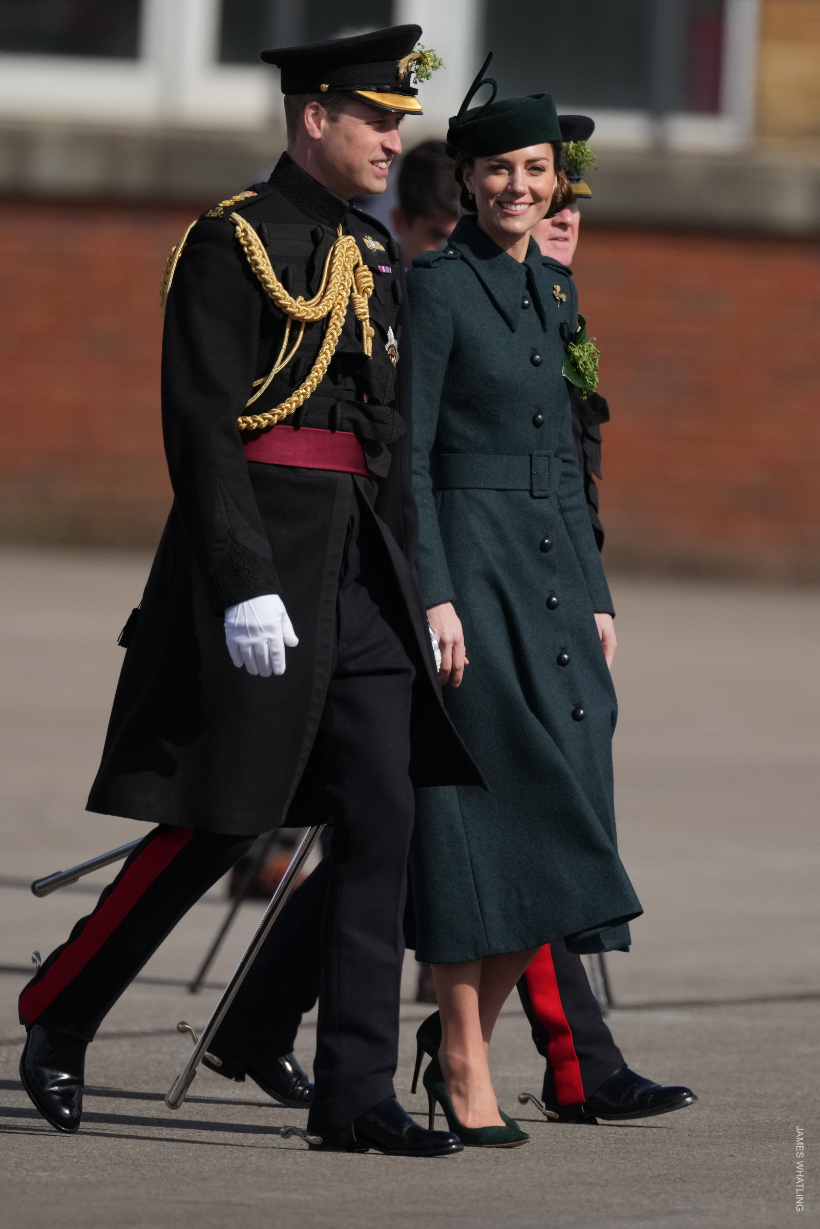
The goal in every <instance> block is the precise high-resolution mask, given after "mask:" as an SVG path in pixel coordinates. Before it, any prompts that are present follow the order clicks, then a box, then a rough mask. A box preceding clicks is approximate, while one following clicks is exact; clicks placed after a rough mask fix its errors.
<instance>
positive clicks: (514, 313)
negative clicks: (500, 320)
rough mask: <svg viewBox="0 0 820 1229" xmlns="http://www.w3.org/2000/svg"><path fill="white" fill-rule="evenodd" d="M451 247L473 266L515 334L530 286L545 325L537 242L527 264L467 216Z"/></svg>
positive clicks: (532, 247)
mask: <svg viewBox="0 0 820 1229" xmlns="http://www.w3.org/2000/svg"><path fill="white" fill-rule="evenodd" d="M447 246H448V247H453V248H455V249H456V250H457V251H458V252H459V254H460V256H461V257H462V259H463V260H464V261H465V262H466V263H467V264H468V265H469V266H470V268H471V269H472V270H473V272H474V273H475V274H476V276H477V277H478V279H479V281H480V282H481V284H482V286H483V287H484V289H485V290H486V291H487V294H488V295H489V296H490V298H491V299H492V301H493V303H494V304H495V306H496V307H497V308H498V311H499V312H500V313H501V315H502V316H503V317H504V320H505V321H506V323H507V325H508V326H509V328H510V329H511V330H512V332H513V333H514V332H515V330H516V329H517V328H518V322H519V320H520V319H521V300H522V298H523V297H524V292H525V290H526V289H527V283H528V282H529V289H530V293H531V294H532V296H533V300H534V304H535V309H536V311H537V312H538V316H539V318H540V320H541V324H542V326H544V325H545V322H546V313H545V312H544V274H543V270H542V257H541V252H540V250H539V248H538V244H537V243H536V242H535V240H534V239H532V238H531V239H530V243H529V247H528V248H527V255H526V256H525V258H524V260H523V262H519V261H517V260H516V259H515V257H513V256H509V255H508V254H507V253H506V252H504V251H502V249H501V248H500V247H499V246H498V244H497V243H494V242H493V240H492V239H491V238H490V236H489V235H487V234H485V233H484V231H483V230H481V228H480V227H479V225H478V222H477V220H476V218H474V217H473V216H472V215H471V214H466V215H465V216H464V217H463V218H461V219H460V220H459V222H458V225H457V226H456V228H455V230H454V231H453V233H452V234H451V235H450V239H449V241H448V244H447Z"/></svg>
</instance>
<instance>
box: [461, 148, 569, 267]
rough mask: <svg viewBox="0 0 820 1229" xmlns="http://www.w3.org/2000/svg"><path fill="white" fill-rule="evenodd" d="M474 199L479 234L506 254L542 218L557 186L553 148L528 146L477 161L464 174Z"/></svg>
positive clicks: (465, 181) (465, 182)
mask: <svg viewBox="0 0 820 1229" xmlns="http://www.w3.org/2000/svg"><path fill="white" fill-rule="evenodd" d="M463 177H464V186H465V187H466V189H467V191H468V192H472V194H473V196H474V197H475V203H476V209H477V210H478V220H479V223H480V225H481V228H482V230H484V231H486V232H487V234H489V235H490V237H491V238H493V239H495V240H496V242H498V243H499V246H500V247H503V248H504V249H505V250H508V249H509V248H510V246H511V243H512V244H516V243H517V241H518V242H520V241H522V240H523V239H524V238H525V237H526V236H527V235H528V234H529V232H530V231H531V230H532V228H533V226H535V225H536V223H537V222H540V221H541V219H542V218H543V217H545V215H546V213H547V211H548V209H549V207H550V204H551V202H552V198H553V195H554V193H555V187H556V182H557V176H556V172H555V158H554V154H553V149H552V146H551V145H550V144H549V143H545V144H543V145H530V146H528V147H527V148H526V149H515V150H513V151H512V152H511V153H506V154H497V155H495V156H494V157H492V158H476V159H475V163H474V164H473V165H472V166H469V165H468V166H465V167H464V171H463Z"/></svg>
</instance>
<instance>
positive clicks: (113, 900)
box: [20, 828, 194, 1024]
mask: <svg viewBox="0 0 820 1229" xmlns="http://www.w3.org/2000/svg"><path fill="white" fill-rule="evenodd" d="M193 835H194V830H193V828H174V829H172V830H171V831H169V832H161V833H159V835H158V836H155V837H154V839H153V840H152V841H151V843H150V845H149V846H148V847H147V849H143V851H142V853H141V854H139V855H138V856H137V857H136V858H135V859H134V861H133V862H132V863H131V865H130V866H129V867H128V870H127V871H125V873H124V874H123V876H122V879H121V880H120V881H119V883H118V884H117V886H116V887H115V888H114V889H113V890H112V891H111V892H109V894H108V896H107V897H106V899H105V900H104V901H103V903H102V904H101V905H100V907H99V908H98V909H96V910H95V912H94V913H92V914H91V917H90V918H89V919H88V921H87V922H86V924H85V926H84V927H83V930H82V933H81V934H79V935H78V936H77V938H76V939H75V940H74V942H73V943H69V944H68V946H67V947H66V948H64V949H63V951H62V952H60V955H59V956H58V957H57V959H56V960H55V961H54V964H53V965H52V966H51V968H50V969H49V970H48V972H47V973H45V974H44V975H43V977H41V979H40V980H39V981H38V982H35V983H34V985H33V986H30V987H29V989H28V990H26V992H25V994H24V995H23V996H22V998H21V999H20V1014H21V1015H22V1016H23V1018H24V1019H25V1020H27V1021H28V1023H29V1024H33V1023H34V1022H35V1021H36V1019H37V1017H38V1016H39V1015H40V1014H41V1012H43V1011H45V1009H46V1007H48V1006H49V1004H50V1003H52V1002H53V1001H54V999H55V998H56V997H57V995H58V994H59V993H60V991H61V990H64V989H65V988H66V986H67V985H68V984H69V982H71V981H73V980H74V978H75V977H76V976H77V975H78V973H81V972H82V970H83V969H84V968H85V966H86V965H87V964H88V962H89V960H90V959H91V958H92V956H95V955H96V954H97V952H98V951H99V950H100V948H101V947H102V945H103V944H104V943H105V941H106V939H109V938H110V937H111V935H112V934H113V933H114V931H115V930H116V929H117V927H118V926H119V925H120V923H121V922H122V921H123V919H124V918H125V917H127V915H128V914H129V913H130V911H131V910H132V909H133V908H134V905H136V904H137V902H138V901H139V899H140V897H141V896H142V895H143V893H144V892H146V891H147V890H148V888H150V886H151V884H152V883H153V882H154V880H155V879H156V878H157V876H158V875H161V874H162V872H163V871H164V870H165V868H166V866H169V865H170V863H171V862H173V860H174V858H175V857H176V856H177V854H178V853H179V852H180V850H181V849H183V848H184V846H185V845H187V844H188V842H189V841H190V839H191V837H192V836H193Z"/></svg>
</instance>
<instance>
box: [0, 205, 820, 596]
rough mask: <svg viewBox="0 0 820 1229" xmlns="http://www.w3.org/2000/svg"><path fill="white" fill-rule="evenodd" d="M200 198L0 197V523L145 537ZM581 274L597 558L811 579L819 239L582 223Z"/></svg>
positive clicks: (155, 519) (10, 529) (104, 538)
mask: <svg viewBox="0 0 820 1229" xmlns="http://www.w3.org/2000/svg"><path fill="white" fill-rule="evenodd" d="M198 208H199V206H196V205H192V206H191V207H188V208H186V207H177V206H174V207H165V206H160V205H157V206H139V205H133V206H129V205H124V204H99V205H90V204H79V203H73V204H64V203H46V202H43V201H39V202H28V203H26V202H20V201H11V200H6V201H4V202H0V537H3V538H5V539H6V540H17V541H33V540H47V541H63V542H78V541H79V542H96V543H107V544H134V545H137V544H147V545H153V544H154V543H155V541H156V539H157V537H158V535H159V532H160V530H161V527H162V523H163V520H164V518H165V515H166V512H167V509H168V505H169V500H170V494H169V486H168V480H167V476H166V473H165V468H164V461H163V456H162V442H161V436H160V428H159V348H160V318H159V307H158V289H159V281H160V276H161V272H162V268H163V265H164V261H165V257H166V254H167V252H168V249H169V248H170V246H171V244H172V243H173V242H175V240H176V239H177V238H178V236H179V235H180V234H181V232H182V231H183V230H184V228H185V226H186V225H187V223H188V221H189V220H190V219H191V218H192V217H193V216H194V215H195V214H196V212H197V211H198ZM591 211H592V206H590V207H589V210H588V212H589V213H591ZM576 275H577V278H578V283H579V288H580V295H581V303H582V310H583V311H584V313H585V315H586V316H587V318H588V320H589V324H590V329H591V332H592V333H593V334H594V335H595V336H596V337H597V339H598V344H599V346H600V348H601V350H602V352H603V359H602V367H601V391H602V392H604V394H605V395H606V396H608V398H609V400H610V404H611V408H612V413H613V422H612V423H611V424H610V426H609V427H608V428H606V435H605V447H604V473H605V480H604V482H603V484H602V488H601V491H602V511H603V515H604V522H605V525H606V527H607V530H608V542H607V557H608V560H609V562H610V565H620V566H623V567H631V568H645V567H652V568H660V569H675V570H681V569H683V570H690V571H692V570H694V571H703V572H709V571H713V572H722V573H729V574H751V575H754V574H757V575H769V576H792V577H804V578H815V579H816V578H820V486H818V482H817V478H816V475H815V470H816V466H817V460H818V457H820V438H819V437H820V426H818V421H819V417H818V407H820V360H819V359H818V356H817V351H818V347H817V331H818V325H820V245H818V244H816V243H813V242H810V241H798V240H789V239H771V238H753V237H727V236H712V235H696V234H691V233H674V232H667V233H662V232H651V231H629V230H622V229H612V230H604V229H597V230H596V229H592V228H591V226H590V225H589V221H588V220H587V221H585V223H584V229H583V233H582V238H581V247H580V249H579V255H578V259H577V262H576Z"/></svg>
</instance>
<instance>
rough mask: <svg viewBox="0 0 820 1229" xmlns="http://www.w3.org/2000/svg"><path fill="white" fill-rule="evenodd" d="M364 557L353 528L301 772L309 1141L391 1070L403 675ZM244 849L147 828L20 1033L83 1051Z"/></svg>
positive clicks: (242, 843) (388, 602)
mask: <svg viewBox="0 0 820 1229" xmlns="http://www.w3.org/2000/svg"><path fill="white" fill-rule="evenodd" d="M368 558H374V559H375V558H379V556H376V555H375V554H373V555H371V554H370V552H369V549H368V547H367V544H366V543H363V542H362V541H361V531H360V525H359V521H358V517H357V516H356V515H355V514H354V516H353V517H352V518H351V527H350V534H349V537H348V543H347V546H346V552H345V560H344V565H343V569H342V575H341V578H340V584H339V591H338V598H337V610H336V661H335V668H334V673H333V677H332V679H331V683H330V687H329V689H328V693H327V698H326V702H325V707H324V712H323V714H322V718H321V722H320V726H319V731H318V734H317V737H316V741H315V743H314V747H313V750H312V752H311V757H310V762H309V765H308V769H307V771H306V778H307V781H308V782H309V783H310V785H311V786H312V787H313V789H315V791H316V792H317V794H321V795H322V797H323V799H324V803H325V804H327V807H329V809H330V812H331V814H332V817H333V838H332V842H331V849H330V855H329V857H328V859H327V860H326V863H327V864H326V866H325V867H324V869H323V871H322V874H323V876H324V881H323V883H322V891H321V893H319V894H317V893H316V892H315V890H314V892H313V895H312V896H308V897H305V898H303V901H306V903H307V904H308V909H307V913H308V914H309V915H310V917H309V927H310V928H312V930H311V933H312V935H313V936H314V937H315V938H316V937H318V949H319V952H320V961H318V962H315V964H317V965H318V989H319V1022H318V1030H317V1045H316V1057H315V1061H314V1078H315V1084H316V1095H315V1099H314V1104H313V1107H312V1109H311V1115H310V1118H311V1127H312V1128H313V1129H316V1130H319V1129H321V1128H322V1127H324V1128H325V1129H328V1128H341V1127H343V1126H346V1125H347V1124H348V1123H350V1122H352V1121H354V1120H355V1119H356V1118H357V1117H359V1115H361V1114H363V1113H364V1112H365V1111H366V1110H368V1109H370V1108H371V1107H372V1106H374V1105H376V1104H377V1103H378V1102H379V1101H381V1100H383V1099H384V1098H385V1097H388V1096H390V1095H392V1093H393V1075H394V1073H395V1069H396V1061H397V1049H398V1032H399V995H400V987H401V970H402V960H403V956H404V935H403V929H402V922H403V915H404V906H405V896H406V867H407V857H408V851H409V844H410V835H411V831H412V826H413V817H414V798H413V789H412V785H411V782H410V775H409V765H410V706H411V687H412V680H413V666H412V664H411V662H410V659H409V657H408V656H407V654H406V652H405V650H404V647H403V645H402V643H401V640H400V638H399V636H398V635H397V633H396V632H395V631H394V625H396V618H397V616H396V615H395V613H394V607H393V604H392V597H391V594H390V593H385V592H384V591H383V589H382V575H381V574H380V573H379V572H378V570H377V569H374V568H372V567H370V566H369V564H368ZM226 651H227V650H226ZM259 685H260V686H266V685H267V686H275V680H274V679H259ZM239 770H241V769H239ZM252 843H253V838H252V837H233V836H218V835H213V834H210V833H204V832H195V831H193V830H191V829H190V828H174V827H169V826H165V825H161V826H160V827H159V828H156V829H154V831H153V832H151V833H149V835H148V836H147V837H146V838H145V840H144V841H142V842H141V843H140V845H139V846H138V847H137V849H136V850H135V851H134V853H133V854H132V855H131V856H130V857H129V859H128V861H127V862H126V863H125V864H124V866H123V868H122V870H121V871H120V873H119V875H117V877H116V879H115V880H114V882H113V883H112V884H111V885H110V886H109V887H108V888H106V890H105V891H104V892H103V894H102V896H101V898H100V900H99V902H98V904H97V907H96V909H95V910H94V912H93V913H92V914H91V915H90V916H89V917H87V918H83V919H82V920H81V921H80V922H78V923H77V925H76V926H75V927H74V929H73V931H72V932H71V935H70V936H69V939H68V942H67V943H65V944H63V945H62V946H61V947H59V948H57V949H56V951H54V952H52V953H51V955H50V956H49V957H48V959H47V960H46V961H45V962H44V963H43V965H42V966H41V968H40V969H39V970H38V972H37V975H36V976H35V977H34V978H33V979H32V981H31V982H30V983H29V984H28V986H27V987H26V988H25V990H24V991H23V993H22V995H21V997H20V1019H21V1022H22V1023H23V1024H26V1025H31V1024H34V1023H37V1024H41V1025H44V1026H46V1027H49V1028H53V1029H57V1030H59V1031H62V1032H66V1033H70V1034H72V1035H74V1036H77V1037H81V1038H83V1039H85V1040H87V1041H90V1040H91V1039H92V1038H93V1037H94V1033H95V1031H96V1029H97V1028H98V1026H99V1024H100V1022H101V1020H102V1019H103V1018H104V1016H105V1015H106V1013H107V1012H108V1011H109V1010H110V1008H111V1007H112V1005H113V1004H114V1003H115V1002H116V1001H117V999H118V998H119V997H120V995H121V994H122V993H123V991H124V990H125V989H126V987H127V986H128V985H129V984H130V982H131V981H132V980H133V978H134V977H135V976H136V975H137V973H138V972H139V971H140V969H141V968H142V967H143V965H144V964H145V963H146V961H147V960H148V959H149V957H150V956H151V955H152V953H153V952H154V951H156V949H157V947H158V946H159V944H160V943H161V942H162V940H163V939H164V938H165V936H166V935H167V934H168V933H169V931H170V930H171V929H172V928H173V927H174V926H175V925H176V923H177V921H178V920H179V919H180V918H181V917H182V916H183V914H184V913H185V912H186V911H187V910H188V909H189V908H190V907H191V905H193V904H194V903H195V902H196V901H197V900H198V899H199V897H200V896H201V895H202V894H203V893H204V892H205V891H207V889H208V888H209V887H211V885H212V884H214V883H215V882H216V881H217V879H219V878H220V876H221V875H223V874H224V873H225V872H226V871H227V870H229V869H230V867H231V866H233V864H234V863H235V862H236V861H237V860H238V859H239V858H240V857H241V856H242V855H243V854H245V853H246V852H247V851H248V849H249V848H250V846H251V844H252ZM312 878H313V876H311V879H312ZM308 882H310V880H308ZM315 886H316V885H315V884H314V889H315ZM300 891H303V889H300ZM311 901H312V904H311ZM304 916H305V911H304V910H302V908H301V906H299V907H297V909H296V910H295V911H294V910H292V911H291V912H290V913H286V916H285V917H284V918H283V919H280V922H281V924H282V928H283V929H284V930H286V929H287V926H288V924H289V921H288V919H289V918H290V919H291V920H292V919H293V918H294V917H296V918H297V919H298V918H299V917H301V918H304ZM278 925H279V924H278ZM275 931H276V928H275ZM280 933H281V931H280ZM277 941H278V940H277ZM273 946H274V947H275V946H276V945H275V944H274V945H273ZM294 950H295V949H294ZM265 968H266V961H265V960H264V959H262V960H260V966H259V970H257V973H256V975H255V984H256V985H257V986H259V985H262V986H263V987H264V983H265V977H264V970H265ZM260 974H262V976H261V978H260V976H259V975H260ZM280 985H281V983H280ZM314 999H315V995H314ZM256 1044H257V1045H258V1046H259V1048H260V1051H261V1052H263V1053H267V1054H270V1053H271V1052H272V1050H274V1051H275V1050H276V1045H275V1044H273V1045H272V1044H271V1038H270V1037H268V1038H265V1040H264V1044H263V1043H262V1041H261V1040H260V1039H258V1038H257V1040H256ZM290 1048H292V1043H291V1045H288V1046H287V1047H286V1049H290ZM281 1052H286V1051H281Z"/></svg>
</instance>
